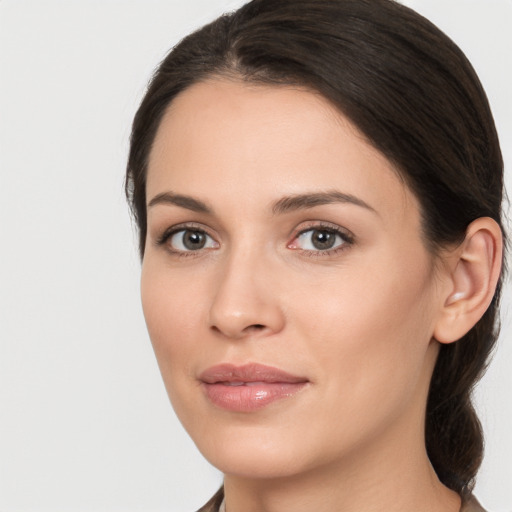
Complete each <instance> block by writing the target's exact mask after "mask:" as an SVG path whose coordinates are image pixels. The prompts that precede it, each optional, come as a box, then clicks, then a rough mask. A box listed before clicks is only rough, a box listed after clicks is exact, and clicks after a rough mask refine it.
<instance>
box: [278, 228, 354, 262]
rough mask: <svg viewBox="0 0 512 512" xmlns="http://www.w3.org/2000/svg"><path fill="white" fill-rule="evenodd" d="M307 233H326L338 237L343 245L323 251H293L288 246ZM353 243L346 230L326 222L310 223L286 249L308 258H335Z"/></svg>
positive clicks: (288, 245)
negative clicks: (298, 252) (299, 252)
mask: <svg viewBox="0 0 512 512" xmlns="http://www.w3.org/2000/svg"><path fill="white" fill-rule="evenodd" d="M309 231H326V232H328V233H330V234H333V235H335V236H339V237H340V238H341V240H342V241H343V243H342V244H341V245H340V246H338V247H334V248H332V249H325V250H320V249H317V250H308V249H293V248H291V247H290V245H291V244H292V243H293V242H294V241H295V240H297V239H298V238H299V237H300V236H302V235H304V234H305V233H308V232H309ZM354 242H355V237H354V235H353V234H352V233H351V232H350V231H348V230H347V229H344V228H341V227H339V226H337V225H335V224H330V223H326V222H312V223H311V224H310V225H308V226H307V227H305V228H302V229H301V230H300V231H299V232H298V233H297V234H296V235H294V237H293V240H292V242H290V243H288V244H287V247H288V248H290V249H292V250H300V251H301V253H302V255H304V256H306V257H309V258H322V257H329V256H331V257H332V256H336V255H337V254H340V253H341V252H343V251H346V250H347V249H349V248H350V247H351V246H352V245H353V244H354Z"/></svg>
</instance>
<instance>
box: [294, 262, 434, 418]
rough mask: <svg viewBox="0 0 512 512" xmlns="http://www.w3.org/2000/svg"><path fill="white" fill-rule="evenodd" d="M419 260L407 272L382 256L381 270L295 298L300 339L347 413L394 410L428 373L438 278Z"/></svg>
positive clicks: (339, 279) (340, 278)
mask: <svg viewBox="0 0 512 512" xmlns="http://www.w3.org/2000/svg"><path fill="white" fill-rule="evenodd" d="M422 260H424V261H422ZM416 262H417V267H416V269H415V271H414V272H408V273H407V272H403V271H402V270H394V267H397V265H396V263H395V264H394V265H393V258H384V257H382V258H381V259H380V264H379V265H375V264H374V265H373V266H372V265H368V266H366V267H365V266H364V265H362V266H361V270H360V271H357V272H352V271H350V272H349V271H347V272H346V275H345V276H343V275H342V274H343V273H342V272H340V275H338V276H337V279H330V280H327V279H326V280H325V281H324V282H323V286H318V284H319V283H316V285H315V286H314V287H311V289H309V293H308V292H307V290H308V288H309V287H306V288H305V290H306V293H303V294H301V297H300V300H297V304H300V311H297V313H296V317H297V318H298V319H299V322H298V325H297V331H298V333H299V334H298V336H299V337H300V333H303V334H302V338H304V333H307V335H306V336H307V339H308V340H309V345H310V346H309V347H308V349H309V350H310V351H311V354H312V356H313V357H314V358H315V360H316V362H317V366H318V368H319V374H320V375H322V374H324V375H325V376H326V380H325V386H326V390H327V391H326V392H327V393H329V395H331V396H333V397H335V396H339V397H340V399H338V400H337V401H334V402H335V403H334V404H333V405H334V407H335V408H336V407H338V408H339V410H340V411H343V413H345V414H357V415H358V416H359V417H361V415H364V414H370V415H372V414H374V415H378V414H379V411H381V412H382V413H384V408H388V412H389V411H391V410H392V409H393V408H395V409H396V408H397V407H399V405H400V404H401V403H403V402H404V401H407V399H408V398H410V397H412V394H413V393H414V392H415V390H416V388H417V387H418V385H419V384H420V383H421V385H423V381H424V379H423V377H424V376H426V375H428V371H425V361H426V352H427V350H428V347H429V344H430V340H431V335H432V331H433V315H432V312H433V309H432V297H433V295H432V289H433V287H432V277H431V275H430V271H429V265H428V261H427V260H425V257H423V258H420V259H416ZM418 269H419V270H418ZM347 391H349V392H347ZM341 395H345V396H344V397H343V399H341ZM333 400H334V399H333ZM340 414H341V412H340Z"/></svg>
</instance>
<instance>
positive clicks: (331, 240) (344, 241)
mask: <svg viewBox="0 0 512 512" xmlns="http://www.w3.org/2000/svg"><path fill="white" fill-rule="evenodd" d="M351 243H352V238H351V237H350V236H349V235H348V234H346V233H343V232H341V231H340V230H338V229H335V228H331V227H315V228H311V229H306V230H304V231H301V232H300V233H299V235H298V236H297V237H296V238H295V239H294V240H293V241H292V242H291V243H290V244H289V245H288V248H289V249H300V250H303V251H323V252H328V251H332V250H334V251H335V250H337V249H341V248H342V247H343V246H345V245H349V244H351Z"/></svg>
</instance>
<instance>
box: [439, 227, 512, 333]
mask: <svg viewBox="0 0 512 512" xmlns="http://www.w3.org/2000/svg"><path fill="white" fill-rule="evenodd" d="M502 253H503V236H502V232H501V229H500V227H499V225H498V223H497V222H496V221H494V220H493V219H491V218H489V217H481V218H479V219H476V220H475V221H473V222H472V223H471V224H470V225H469V226H468V229H467V230H466V237H465V239H464V242H463V243H462V244H461V245H460V246H459V247H458V248H457V249H456V251H455V253H454V261H453V262H452V264H451V265H450V287H449V288H450V289H449V293H448V294H447V296H446V297H445V299H444V303H443V305H442V309H441V314H440V316H439V318H438V321H437V323H436V326H435V330H434V338H435V339H436V340H437V341H439V342H440V343H452V342H454V341H457V340H458V339H460V338H462V337H463V336H464V335H465V334H466V333H467V332H468V331H469V330H470V329H471V328H472V327H473V326H474V325H475V324H476V323H477V322H478V320H480V318H481V317H482V316H483V314H484V313H485V311H486V310H487V308H488V307H489V304H490V303H491V300H492V298H493V296H494V292H495V290H496V285H497V283H498V279H499V276H500V271H501V264H502Z"/></svg>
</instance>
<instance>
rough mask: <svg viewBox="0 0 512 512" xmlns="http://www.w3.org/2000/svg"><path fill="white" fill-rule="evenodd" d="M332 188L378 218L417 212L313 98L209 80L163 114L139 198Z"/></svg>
mask: <svg viewBox="0 0 512 512" xmlns="http://www.w3.org/2000/svg"><path fill="white" fill-rule="evenodd" d="M333 188H335V189H340V190H341V191H342V192H344V193H349V194H353V195H358V196H359V197H361V199H363V200H364V201H365V202H368V203H370V204H373V205H375V207H376V209H377V210H379V209H381V210H383V213H387V214H393V215H396V214H397V213H398V212H400V213H401V214H404V213H405V210H408V209H409V208H413V209H414V208H416V209H417V206H418V205H417V202H416V200H415V198H414V196H413V195H412V193H411V192H410V191H409V190H408V188H407V187H406V186H405V184H404V183H403V181H402V180H401V179H400V178H399V176H398V174H397V172H396V171H395V169H394V168H393V166H392V164H391V163H390V162H389V161H388V160H387V159H386V158H385V157H384V156H383V155H382V154H381V153H380V152H379V151H378V150H376V149H375V148H374V147H373V146H371V145H370V144H369V143H368V142H367V141H366V140H365V138H364V136H363V135H362V134H361V133H360V132H359V131H358V129H357V128H356V127H355V126H354V125H353V124H352V123H351V122H350V121H349V120H348V119H347V118H346V117H345V116H344V115H343V114H342V113H340V112H339V111H338V110H337V109H336V108H335V107H333V105H332V104H331V103H330V102H329V101H327V100H326V99H324V98H323V97H322V96H321V95H319V94H317V93H314V92H311V91H308V90H305V89H303V88H297V87H288V86H286V87H285V86H266V85H252V84H246V83H241V82H236V81H228V80H211V81H207V82H201V83H197V84H195V85H193V86H191V87H190V88H188V89H186V90H185V91H184V92H182V93H181V94H180V95H179V96H177V97H176V98H175V99H174V101H173V102H172V103H171V105H170V106H169V108H168V110H167V112H166V114H165V116H164V118H163V120H162V122H161V125H160V127H159V130H158V132H157V135H156V138H155V141H154V144H153V149H152V152H151V155H150V162H149V170H148V182H147V195H148V200H149V199H150V198H151V197H152V196H153V195H155V194H158V193H162V192H165V191H167V190H172V191H173V192H177V193H181V194H189V195H194V196H199V198H201V199H205V200H206V201H207V202H210V200H213V201H215V200H216V199H218V200H221V201H229V200H231V199H232V198H233V197H232V196H233V195H236V196H242V197H245V200H246V201H249V202H250V201H253V200H258V199H259V200H261V201H263V200H265V201H267V202H268V201H272V200H274V199H275V198H276V197H277V196H283V195H287V194H297V193H304V192H307V191H312V190H313V191H318V190H326V189H333Z"/></svg>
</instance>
